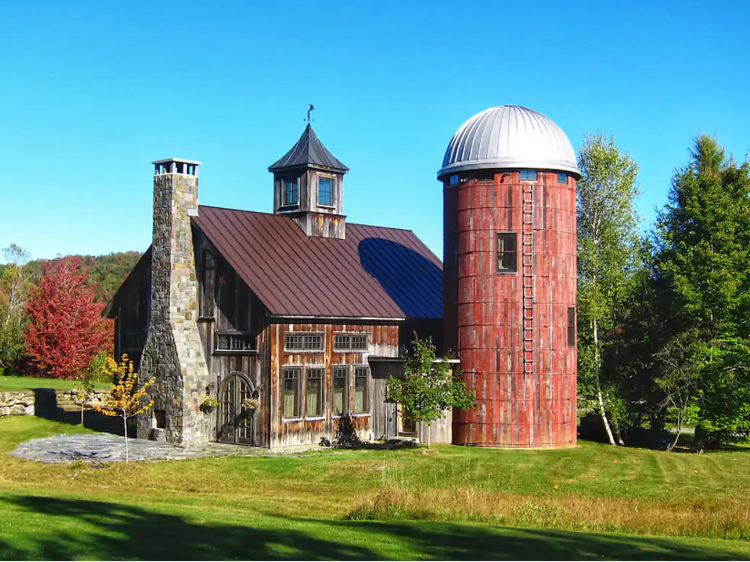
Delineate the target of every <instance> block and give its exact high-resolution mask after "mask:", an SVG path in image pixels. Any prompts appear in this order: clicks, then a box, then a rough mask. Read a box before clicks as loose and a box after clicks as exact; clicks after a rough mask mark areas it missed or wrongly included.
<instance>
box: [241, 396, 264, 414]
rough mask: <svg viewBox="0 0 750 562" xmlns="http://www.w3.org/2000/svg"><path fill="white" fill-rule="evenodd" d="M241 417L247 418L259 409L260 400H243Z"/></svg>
mask: <svg viewBox="0 0 750 562" xmlns="http://www.w3.org/2000/svg"><path fill="white" fill-rule="evenodd" d="M241 405H242V414H241V415H242V416H244V417H249V416H251V415H253V412H255V410H257V409H258V408H260V398H245V399H244V400H243V401H242V403H241Z"/></svg>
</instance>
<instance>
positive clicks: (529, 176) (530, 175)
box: [520, 170, 536, 181]
mask: <svg viewBox="0 0 750 562" xmlns="http://www.w3.org/2000/svg"><path fill="white" fill-rule="evenodd" d="M520 175H521V181H536V170H521V173H520Z"/></svg>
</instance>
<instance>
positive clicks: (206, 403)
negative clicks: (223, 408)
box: [201, 396, 219, 414]
mask: <svg viewBox="0 0 750 562" xmlns="http://www.w3.org/2000/svg"><path fill="white" fill-rule="evenodd" d="M218 405H219V401H218V400H217V399H216V398H214V397H213V396H206V397H205V398H204V399H203V402H201V410H203V411H204V412H205V413H207V414H210V413H211V412H213V411H214V410H215V409H216V407H217V406H218Z"/></svg>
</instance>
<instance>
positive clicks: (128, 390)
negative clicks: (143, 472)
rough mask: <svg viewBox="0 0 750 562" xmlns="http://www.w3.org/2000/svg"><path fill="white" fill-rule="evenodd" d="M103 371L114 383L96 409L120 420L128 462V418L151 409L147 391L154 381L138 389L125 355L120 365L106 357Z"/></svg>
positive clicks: (151, 402)
mask: <svg viewBox="0 0 750 562" xmlns="http://www.w3.org/2000/svg"><path fill="white" fill-rule="evenodd" d="M104 370H105V371H106V372H107V374H108V375H109V376H110V377H112V379H114V381H115V382H114V384H113V385H112V390H110V394H109V396H107V397H106V398H105V399H104V404H103V405H101V406H96V409H97V411H99V412H101V413H102V414H104V415H106V416H113V417H114V416H118V417H120V418H122V427H123V430H124V431H125V462H128V461H129V460H130V453H129V449H128V418H132V417H133V416H137V415H138V414H142V413H144V412H147V411H149V410H150V409H151V408H152V407H153V405H154V401H153V400H151V399H150V397H149V395H148V389H149V387H150V386H151V385H153V384H154V381H155V380H156V379H155V378H153V377H152V378H151V380H149V381H146V382H144V383H143V384H142V385H141V386H140V387H138V386H137V384H138V373H136V372H135V370H134V369H133V362H132V361H131V360H130V359H128V356H127V354H124V355H123V356H122V361H120V363H117V361H115V360H114V359H112V358H111V357H107V363H106V365H105V367H104Z"/></svg>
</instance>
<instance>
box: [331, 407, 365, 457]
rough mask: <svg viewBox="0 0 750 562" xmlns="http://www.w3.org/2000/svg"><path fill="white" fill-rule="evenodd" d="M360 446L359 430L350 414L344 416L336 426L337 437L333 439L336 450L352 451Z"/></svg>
mask: <svg viewBox="0 0 750 562" xmlns="http://www.w3.org/2000/svg"><path fill="white" fill-rule="evenodd" d="M359 444H360V440H359V435H357V428H356V427H355V425H354V422H353V421H352V418H351V416H350V415H349V414H344V415H343V416H341V418H340V419H339V423H338V426H336V436H335V437H334V438H333V447H334V448H336V449H351V448H352V447H357V446H358V445H359Z"/></svg>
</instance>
